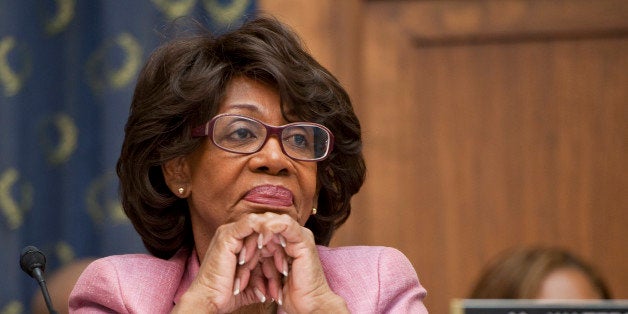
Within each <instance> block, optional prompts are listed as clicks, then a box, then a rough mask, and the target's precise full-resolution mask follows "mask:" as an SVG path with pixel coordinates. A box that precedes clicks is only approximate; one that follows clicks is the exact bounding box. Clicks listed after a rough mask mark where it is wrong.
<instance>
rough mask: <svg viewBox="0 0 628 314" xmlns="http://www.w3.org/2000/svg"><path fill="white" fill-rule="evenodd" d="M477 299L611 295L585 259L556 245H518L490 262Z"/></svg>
mask: <svg viewBox="0 0 628 314" xmlns="http://www.w3.org/2000/svg"><path fill="white" fill-rule="evenodd" d="M470 297H471V298H473V299H610V298H611V295H610V292H609V289H608V287H607V285H606V283H604V281H603V280H602V278H601V277H600V276H599V275H598V274H597V273H596V272H595V271H594V269H593V268H592V267H591V266H590V265H588V264H587V263H586V262H585V261H583V260H582V259H580V258H578V257H577V256H575V255H573V254H572V253H570V252H568V251H566V250H564V249H560V248H554V247H522V248H514V249H511V250H508V251H505V252H503V253H502V254H500V255H499V256H498V257H497V258H496V259H495V260H494V261H493V262H492V263H490V264H489V265H488V266H487V267H486V269H485V270H484V272H483V273H482V275H481V276H480V279H479V280H478V281H477V283H476V285H475V287H474V288H473V290H472V292H471V296H470Z"/></svg>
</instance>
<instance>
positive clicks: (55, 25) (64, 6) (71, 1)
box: [45, 0, 76, 35]
mask: <svg viewBox="0 0 628 314" xmlns="http://www.w3.org/2000/svg"><path fill="white" fill-rule="evenodd" d="M55 2H56V4H57V11H56V12H55V15H54V16H53V17H52V18H50V19H48V20H47V21H46V25H45V29H46V33H48V34H50V35H55V34H58V33H61V32H62V31H63V30H65V29H66V28H67V27H68V25H69V24H70V22H71V21H72V19H73V18H74V8H75V7H76V0H56V1H55Z"/></svg>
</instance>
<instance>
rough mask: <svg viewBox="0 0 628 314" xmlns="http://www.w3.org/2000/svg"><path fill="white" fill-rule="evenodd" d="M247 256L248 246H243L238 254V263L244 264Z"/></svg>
mask: <svg viewBox="0 0 628 314" xmlns="http://www.w3.org/2000/svg"><path fill="white" fill-rule="evenodd" d="M245 258H246V246H243V247H242V250H240V255H238V264H240V265H244V259H245Z"/></svg>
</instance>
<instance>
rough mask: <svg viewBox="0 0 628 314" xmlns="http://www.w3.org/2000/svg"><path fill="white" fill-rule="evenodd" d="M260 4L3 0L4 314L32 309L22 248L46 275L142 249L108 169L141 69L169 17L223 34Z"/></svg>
mask: <svg viewBox="0 0 628 314" xmlns="http://www.w3.org/2000/svg"><path fill="white" fill-rule="evenodd" d="M255 10H256V3H255V1H254V0H222V1H221V0H136V1H105V0H100V1H98V0H88V1H76V0H56V1H52V0H0V239H1V242H0V271H2V273H3V274H2V275H1V276H0V314H5V313H6V314H8V313H29V312H30V306H29V302H30V299H31V297H32V295H33V294H35V293H38V289H39V286H38V285H37V283H36V282H35V281H34V280H33V279H32V278H30V277H28V275H26V274H25V273H23V272H22V270H21V269H20V266H19V256H20V251H21V250H22V248H23V247H24V246H26V245H35V246H37V247H38V248H39V249H41V250H42V251H43V252H44V253H45V254H46V257H47V265H46V273H50V272H51V271H54V270H55V269H58V268H59V267H61V266H63V265H65V264H67V263H69V262H71V261H73V260H76V259H79V258H83V257H88V256H104V255H111V254H119V253H130V252H145V249H144V247H143V245H142V244H141V241H140V239H139V237H138V236H137V234H136V232H135V231H134V230H133V227H132V226H131V224H130V223H129V221H128V219H127V218H126V216H125V215H124V213H123V212H122V209H121V206H120V202H119V199H118V183H117V177H116V175H115V163H116V160H117V157H118V154H119V152H120V145H121V142H122V138H123V128H124V123H125V122H126V118H127V114H128V110H129V104H130V100H131V96H132V92H133V86H134V83H135V79H136V77H137V74H138V72H139V70H140V68H141V66H142V65H143V63H144V61H145V60H146V58H147V56H148V55H149V54H150V52H151V51H152V50H153V49H154V48H155V47H156V46H157V45H158V43H159V42H160V40H161V38H160V36H159V31H160V30H163V29H164V27H165V26H167V24H168V21H170V20H172V19H174V18H176V17H179V16H192V17H195V18H196V19H198V20H200V21H202V22H204V23H205V24H206V25H207V26H208V27H209V28H210V29H213V30H215V31H222V30H224V29H226V28H227V27H230V26H233V25H237V24H239V23H241V21H242V20H243V19H244V18H245V17H246V16H250V15H252V14H254V13H255ZM62 306H63V305H57V304H55V307H57V308H61V307H62Z"/></svg>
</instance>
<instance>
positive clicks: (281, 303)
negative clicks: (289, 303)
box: [277, 289, 283, 305]
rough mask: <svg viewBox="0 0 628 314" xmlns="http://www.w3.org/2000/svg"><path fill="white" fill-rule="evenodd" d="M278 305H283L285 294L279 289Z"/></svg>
mask: <svg viewBox="0 0 628 314" xmlns="http://www.w3.org/2000/svg"><path fill="white" fill-rule="evenodd" d="M277 304H279V305H283V293H282V292H281V289H279V293H278V294H277Z"/></svg>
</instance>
